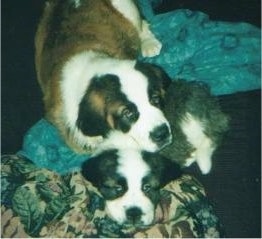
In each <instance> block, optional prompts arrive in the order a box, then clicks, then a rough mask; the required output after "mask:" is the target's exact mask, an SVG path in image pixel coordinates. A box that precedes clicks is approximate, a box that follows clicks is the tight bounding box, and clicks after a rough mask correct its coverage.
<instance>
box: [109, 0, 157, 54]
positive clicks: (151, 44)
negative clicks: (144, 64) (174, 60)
mask: <svg viewBox="0 0 262 239" xmlns="http://www.w3.org/2000/svg"><path fill="white" fill-rule="evenodd" d="M111 3H112V5H113V6H114V7H115V8H116V9H117V10H118V11H119V12H121V13H122V14H123V15H124V17H125V18H127V19H128V20H129V21H130V22H131V23H132V24H133V25H134V26H135V28H136V29H137V30H138V33H139V37H140V39H141V52H142V55H143V56H144V57H153V56H156V55H159V53H160V51H161V48H162V44H161V43H160V41H158V40H157V39H156V37H155V36H154V34H153V33H152V32H151V31H150V29H149V24H148V23H147V22H146V21H145V20H142V19H141V18H140V14H139V11H138V9H137V7H136V5H135V4H134V2H133V1H132V0H111Z"/></svg>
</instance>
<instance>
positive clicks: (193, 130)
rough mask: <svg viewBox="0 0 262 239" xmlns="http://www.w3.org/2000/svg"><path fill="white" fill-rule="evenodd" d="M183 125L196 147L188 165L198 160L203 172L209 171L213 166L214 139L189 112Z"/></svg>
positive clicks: (188, 137)
mask: <svg viewBox="0 0 262 239" xmlns="http://www.w3.org/2000/svg"><path fill="white" fill-rule="evenodd" d="M181 127H182V131H183V132H184V134H185V135H186V137H187V140H188V141H189V143H191V144H192V145H193V146H194V147H195V148H196V151H195V152H194V153H193V155H192V156H193V157H194V158H193V157H192V158H190V159H188V162H187V163H186V165H190V164H191V163H192V162H194V161H196V162H197V164H198V166H199V168H200V170H201V172H202V173H203V174H207V173H209V172H210V170H211V166H212V161H211V156H212V153H213V151H214V147H213V146H212V141H211V140H210V139H209V138H208V137H207V136H206V134H205V133H204V131H203V127H202V125H201V122H199V121H198V120H197V119H195V118H194V117H193V116H192V115H191V114H189V113H187V114H186V118H185V120H184V121H183V122H182V124H181Z"/></svg>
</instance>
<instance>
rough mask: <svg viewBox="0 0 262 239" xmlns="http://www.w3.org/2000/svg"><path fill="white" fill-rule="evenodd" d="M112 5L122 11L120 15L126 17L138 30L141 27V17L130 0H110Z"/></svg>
mask: <svg viewBox="0 0 262 239" xmlns="http://www.w3.org/2000/svg"><path fill="white" fill-rule="evenodd" d="M111 3H112V5H113V6H114V8H115V9H117V10H118V11H119V12H121V13H122V15H123V16H124V17H125V18H127V19H128V20H129V21H130V22H131V23H132V24H133V25H134V27H135V28H136V29H137V30H138V31H140V29H141V19H140V14H139V12H138V9H137V7H136V5H135V3H134V1H132V0H111Z"/></svg>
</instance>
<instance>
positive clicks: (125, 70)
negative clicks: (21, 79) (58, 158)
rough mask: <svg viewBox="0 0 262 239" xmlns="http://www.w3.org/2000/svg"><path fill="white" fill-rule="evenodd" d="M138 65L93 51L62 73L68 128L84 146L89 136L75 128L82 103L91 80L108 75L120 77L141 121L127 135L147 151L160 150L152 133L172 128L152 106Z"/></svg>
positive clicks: (144, 79) (75, 57) (123, 87)
mask: <svg viewBox="0 0 262 239" xmlns="http://www.w3.org/2000/svg"><path fill="white" fill-rule="evenodd" d="M135 63H136V62H135V61H132V60H118V59H114V58H109V57H106V56H105V55H102V54H98V53H95V52H93V51H87V52H82V53H80V54H78V55H76V56H74V57H72V58H71V59H70V60H69V61H68V62H67V63H66V64H65V66H64V68H63V69H62V81H61V89H62V100H63V102H64V109H63V113H64V118H65V120H66V123H67V125H68V126H69V127H70V128H71V130H73V131H74V132H75V134H76V136H75V138H76V139H79V141H81V140H82V141H83V142H79V143H80V144H82V145H85V140H86V138H87V136H85V135H84V134H82V132H81V131H80V130H78V129H77V128H76V121H77V117H78V110H79V103H80V102H81V99H82V98H83V96H84V94H85V92H86V90H87V88H88V86H89V84H90V81H91V79H92V78H93V77H94V76H102V75H105V74H114V75H117V76H118V77H119V79H120V83H121V87H122V92H123V93H124V94H126V96H127V98H128V99H129V100H130V101H131V102H133V103H134V104H135V105H136V106H137V108H138V111H139V114H140V116H139V119H138V121H137V122H135V123H134V125H132V127H131V129H130V131H129V132H128V134H129V135H131V136H132V137H133V138H134V139H135V140H136V141H137V142H138V143H139V144H140V145H141V147H143V148H145V149H147V150H148V151H156V150H158V146H157V145H156V144H155V143H154V142H153V141H152V140H151V139H150V135H149V134H150V132H151V131H152V130H153V129H154V128H155V127H157V126H159V125H161V124H166V125H168V127H169V124H168V121H167V120H166V118H165V117H164V114H163V113H162V111H160V110H159V109H158V108H156V107H154V106H152V105H151V104H150V103H149V98H148V90H147V87H148V80H147V78H146V77H145V76H144V75H143V74H142V73H141V72H139V71H137V70H135V69H134V66H135ZM170 140H171V138H170Z"/></svg>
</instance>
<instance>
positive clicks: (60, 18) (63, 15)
mask: <svg viewBox="0 0 262 239" xmlns="http://www.w3.org/2000/svg"><path fill="white" fill-rule="evenodd" d="M35 48H36V55H35V64H36V71H37V78H38V81H39V84H40V86H41V89H42V91H43V94H44V104H45V111H46V118H47V119H48V120H50V121H51V122H52V123H54V124H55V125H56V126H57V127H58V128H59V129H60V131H61V133H62V135H64V136H66V137H65V138H70V135H68V134H70V132H65V131H66V129H65V127H64V120H63V118H61V117H62V100H61V89H60V86H59V84H60V74H61V70H62V67H63V65H64V64H65V62H66V61H67V60H68V59H70V57H72V56H73V55H75V54H77V53H80V52H83V51H86V50H94V51H96V52H101V53H103V54H106V55H108V56H111V57H116V58H119V59H135V58H136V57H137V55H138V52H139V51H140V39H139V34H138V32H137V30H136V29H135V27H134V26H133V25H132V23H130V22H129V21H128V20H127V19H126V18H124V16H123V15H122V14H120V13H119V12H118V11H117V10H116V9H115V8H114V7H113V6H112V5H111V3H110V1H109V0H82V1H81V5H80V7H78V8H75V6H74V5H73V2H72V1H71V2H70V1H68V0H50V1H48V2H47V3H46V6H45V9H44V13H43V16H42V19H41V21H40V23H39V26H38V29H37V33H36V38H35ZM71 140H74V139H71ZM71 140H70V139H69V142H68V143H69V144H70V141H71Z"/></svg>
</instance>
